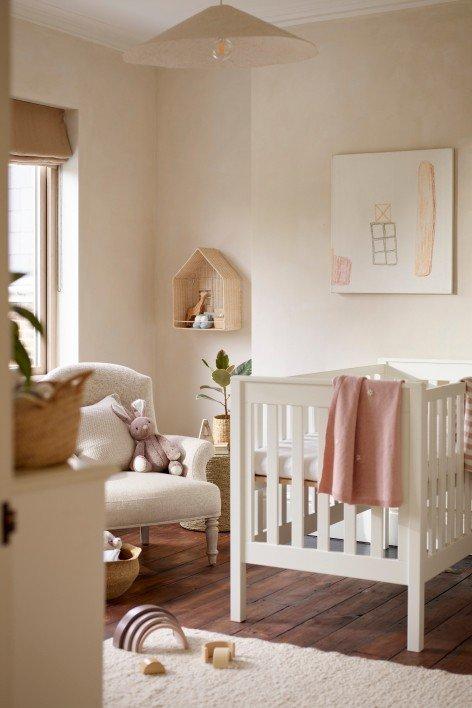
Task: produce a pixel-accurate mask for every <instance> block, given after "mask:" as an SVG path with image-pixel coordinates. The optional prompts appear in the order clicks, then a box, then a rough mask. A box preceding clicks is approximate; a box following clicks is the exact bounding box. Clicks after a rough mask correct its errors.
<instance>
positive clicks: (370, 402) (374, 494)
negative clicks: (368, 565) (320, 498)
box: [319, 376, 402, 507]
mask: <svg viewBox="0 0 472 708" xmlns="http://www.w3.org/2000/svg"><path fill="white" fill-rule="evenodd" d="M401 388H402V382H401V381H377V380H371V379H366V378H358V377H356V376H338V377H337V378H335V379H334V393H333V399H332V401H331V407H330V409H329V415H328V424H327V428H326V442H325V451H324V460H323V472H322V476H321V480H320V483H319V491H320V492H324V493H325V494H330V495H332V496H333V497H334V499H336V500H337V501H340V502H345V503H347V504H368V505H369V506H382V507H398V506H400V505H401V503H402V483H401V441H400V435H401Z"/></svg>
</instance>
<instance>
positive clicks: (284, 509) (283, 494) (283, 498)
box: [280, 484, 288, 524]
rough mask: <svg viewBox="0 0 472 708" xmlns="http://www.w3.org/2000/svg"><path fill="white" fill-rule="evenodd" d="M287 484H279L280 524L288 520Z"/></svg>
mask: <svg viewBox="0 0 472 708" xmlns="http://www.w3.org/2000/svg"><path fill="white" fill-rule="evenodd" d="M287 490H288V485H287V484H281V485H280V521H281V523H282V524H285V523H287V521H288V495H287Z"/></svg>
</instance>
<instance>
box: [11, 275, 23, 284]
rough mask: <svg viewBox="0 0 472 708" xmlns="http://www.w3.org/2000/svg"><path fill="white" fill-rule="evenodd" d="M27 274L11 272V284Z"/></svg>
mask: <svg viewBox="0 0 472 708" xmlns="http://www.w3.org/2000/svg"><path fill="white" fill-rule="evenodd" d="M25 275H26V273H10V285H11V284H12V283H15V282H16V281H17V280H19V279H20V278H23V277H24V276H25Z"/></svg>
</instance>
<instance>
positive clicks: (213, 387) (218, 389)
mask: <svg viewBox="0 0 472 708" xmlns="http://www.w3.org/2000/svg"><path fill="white" fill-rule="evenodd" d="M205 388H209V389H211V390H212V391H218V393H223V389H222V388H220V387H219V386H200V391H202V390H203V389H205Z"/></svg>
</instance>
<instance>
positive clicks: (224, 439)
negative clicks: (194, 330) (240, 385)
mask: <svg viewBox="0 0 472 708" xmlns="http://www.w3.org/2000/svg"><path fill="white" fill-rule="evenodd" d="M202 363H203V364H204V365H205V366H206V367H207V368H208V369H210V371H211V378H212V380H213V382H214V383H215V384H217V385H216V386H206V385H205V386H200V391H212V392H215V393H216V394H218V397H217V398H215V397H214V396H215V394H213V393H212V395H209V394H207V393H197V396H196V398H204V399H207V400H208V401H214V402H215V403H218V404H219V405H220V406H222V407H223V411H224V412H223V413H220V414H218V415H215V416H214V417H213V426H212V428H213V439H214V441H215V443H216V444H217V445H221V444H222V443H228V444H229V441H230V410H229V399H230V396H231V394H229V393H228V388H229V386H230V384H231V377H232V376H250V375H251V373H252V359H248V361H244V362H243V363H242V364H239V366H234V365H233V364H230V361H229V356H228V355H227V353H226V352H225V351H224V349H220V351H219V352H218V354H217V355H216V360H215V368H213V367H211V366H210V364H209V363H208V362H207V361H205V359H202Z"/></svg>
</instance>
